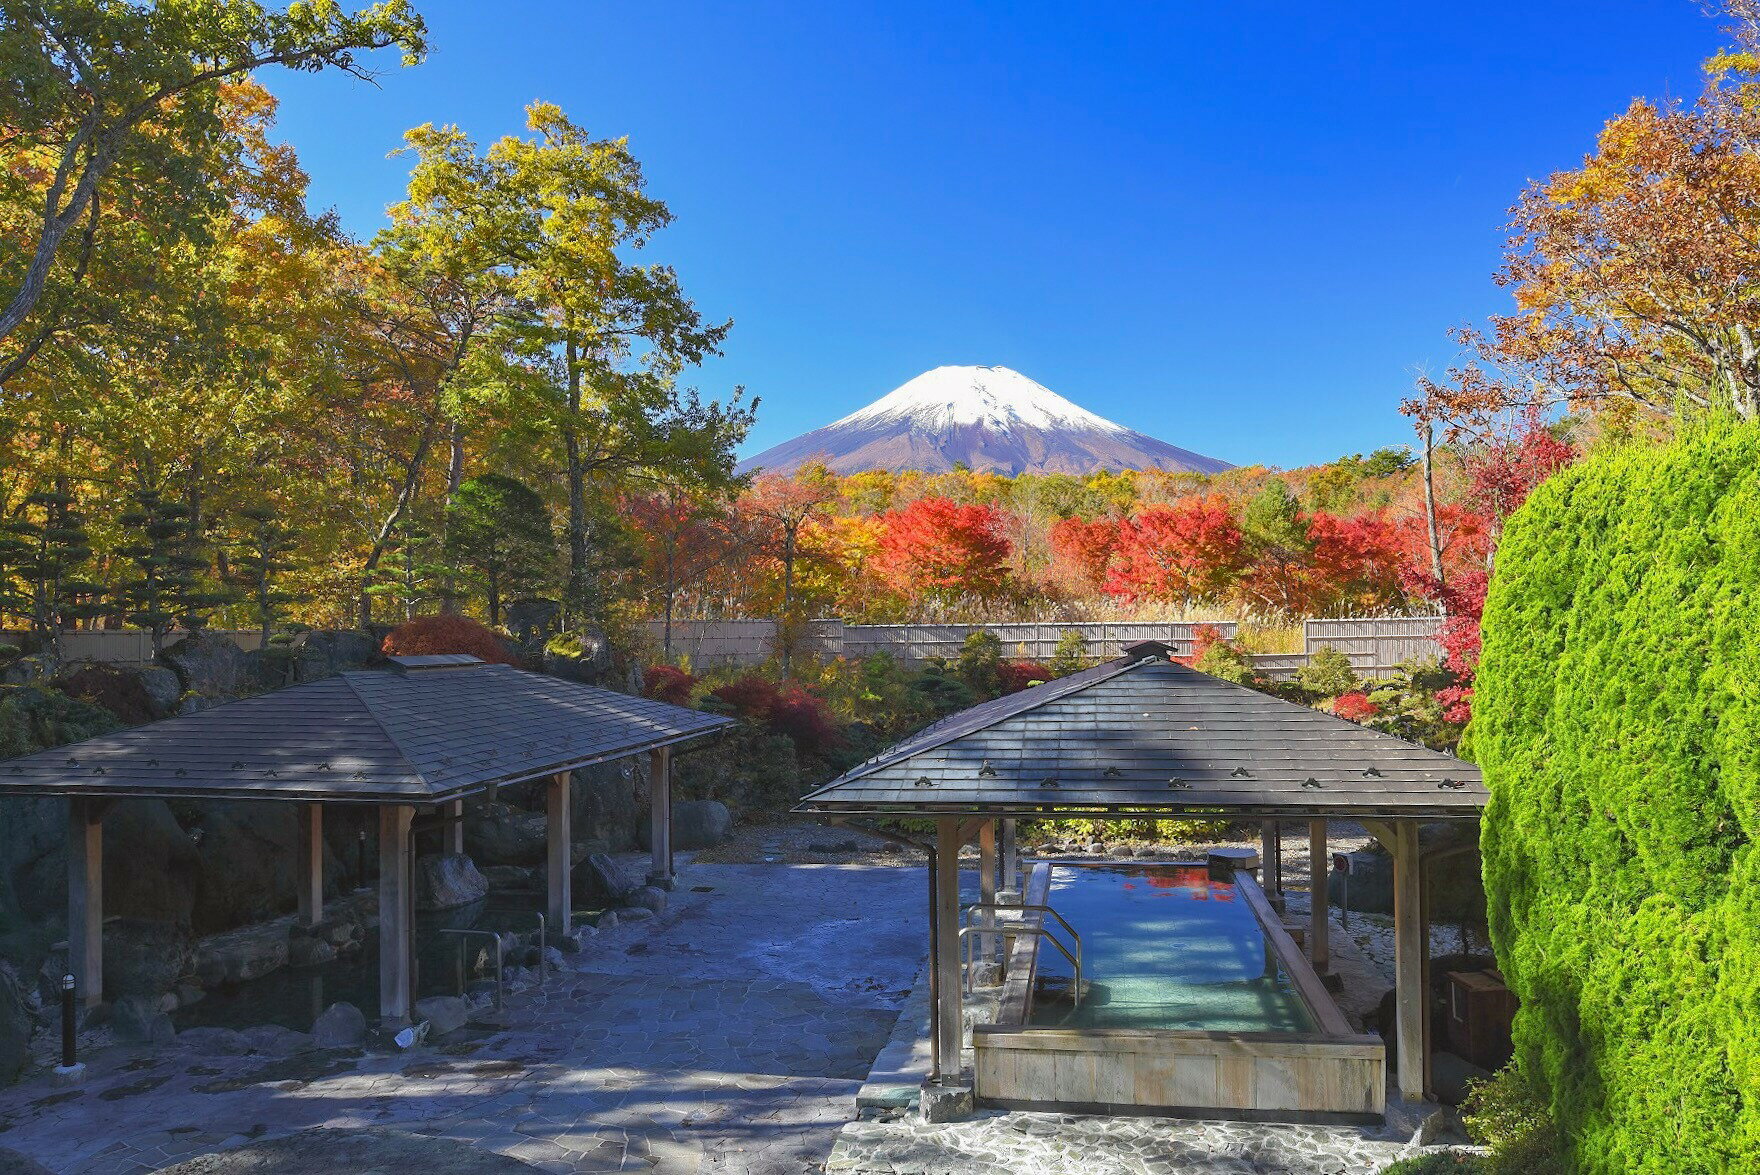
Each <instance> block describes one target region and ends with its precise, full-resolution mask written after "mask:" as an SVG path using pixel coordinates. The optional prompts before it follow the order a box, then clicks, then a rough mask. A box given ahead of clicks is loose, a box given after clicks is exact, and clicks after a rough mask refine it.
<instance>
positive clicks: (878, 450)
mask: <svg viewBox="0 0 1760 1175" xmlns="http://www.w3.org/2000/svg"><path fill="white" fill-rule="evenodd" d="M813 461H823V462H824V463H825V464H826V466H828V467H829V468H830V469H831V470H832V471H833V472H835V473H859V472H862V471H864V470H870V469H889V470H893V471H895V472H900V471H903V470H907V469H915V470H922V471H924V472H926V473H945V472H947V471H948V470H951V469H953V468H954V467H955V466H956V465H963V466H965V467H966V468H968V469H977V470H993V471H995V472H997V473H1006V474H1016V473H1075V474H1087V473H1092V472H1094V471H1096V470H1100V469H1113V470H1119V469H1171V470H1184V471H1188V472H1193V473H1217V472H1220V471H1221V470H1224V469H1228V468H1231V466H1230V465H1229V464H1228V462H1226V461H1218V460H1217V459H1216V458H1214V457H1205V456H1203V455H1202V454H1199V453H1194V452H1192V451H1190V450H1189V449H1181V448H1178V447H1177V446H1174V445H1170V444H1168V443H1167V442H1165V441H1159V440H1156V439H1155V438H1154V437H1151V436H1145V435H1144V434H1142V433H1140V432H1137V431H1136V430H1134V429H1129V428H1126V427H1125V426H1123V425H1122V424H1115V423H1114V422H1112V421H1110V420H1107V419H1106V418H1105V417H1103V416H1097V415H1095V414H1094V413H1092V412H1089V411H1088V410H1087V409H1086V408H1083V407H1082V406H1081V405H1079V404H1075V403H1072V402H1071V401H1069V400H1067V399H1065V398H1064V397H1062V396H1060V395H1058V394H1057V393H1056V392H1054V391H1052V390H1051V389H1050V388H1048V387H1046V386H1045V385H1043V384H1041V383H1038V382H1037V381H1035V380H1031V379H1028V378H1027V377H1026V376H1024V375H1022V374H1021V373H1020V372H1018V371H1014V370H1012V369H1010V368H1007V367H937V368H934V369H932V370H930V371H925V372H924V373H923V374H921V375H919V376H917V377H916V378H915V379H912V380H909V381H907V382H906V383H904V384H902V385H900V386H899V387H897V388H895V389H893V390H892V391H891V392H888V393H887V394H886V395H884V396H882V397H880V398H879V399H878V400H875V401H874V402H873V403H872V404H869V405H868V406H867V407H866V408H863V409H861V410H859V411H856V412H852V413H850V414H849V415H848V416H845V417H843V418H842V419H841V420H834V421H832V422H831V423H830V424H828V425H825V426H824V427H823V428H816V429H814V430H813V431H812V432H809V433H803V434H802V435H800V436H798V437H795V438H794V439H793V440H790V441H784V442H783V443H782V444H780V445H776V446H774V447H772V448H769V449H766V450H764V451H763V452H762V453H759V454H758V455H757V456H755V457H750V458H748V459H746V460H745V461H743V462H741V463H740V466H739V469H740V472H742V473H743V472H746V471H749V470H753V469H767V470H771V471H774V472H783V473H786V472H788V471H790V470H793V469H797V468H799V467H800V466H802V465H805V464H808V463H809V462H813Z"/></svg>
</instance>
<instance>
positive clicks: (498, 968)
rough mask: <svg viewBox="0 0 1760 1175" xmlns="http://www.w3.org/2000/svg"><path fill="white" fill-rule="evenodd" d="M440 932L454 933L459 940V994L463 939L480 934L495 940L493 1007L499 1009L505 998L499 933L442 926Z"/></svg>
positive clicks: (462, 967) (462, 975)
mask: <svg viewBox="0 0 1760 1175" xmlns="http://www.w3.org/2000/svg"><path fill="white" fill-rule="evenodd" d="M440 933H441V934H456V935H457V936H458V939H459V942H458V994H460V995H463V994H464V947H465V944H464V940H465V939H466V938H468V937H470V936H471V935H481V936H483V937H484V938H488V939H493V940H494V942H495V1007H496V1010H498V1011H499V1010H500V1008H501V1005H502V1003H503V1002H504V1000H505V991H504V989H503V982H504V981H503V979H502V972H503V970H505V967H504V965H503V963H502V959H501V936H500V935H499V934H496V933H495V932H494V931H493V930H454V929H451V928H450V927H443V928H442V929H441V931H440Z"/></svg>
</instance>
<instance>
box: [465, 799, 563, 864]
mask: <svg viewBox="0 0 1760 1175" xmlns="http://www.w3.org/2000/svg"><path fill="white" fill-rule="evenodd" d="M544 824H545V821H544V813H542V812H522V811H520V810H519V809H517V808H513V807H510V806H509V805H507V804H500V803H495V804H484V805H482V806H481V807H480V808H478V809H477V810H476V811H474V812H472V813H471V818H470V819H469V820H466V821H465V825H464V847H465V852H467V853H469V854H470V856H471V859H472V860H474V861H477V862H480V863H481V864H483V865H538V864H542V863H543V860H544V848H545V844H546V837H545V827H544Z"/></svg>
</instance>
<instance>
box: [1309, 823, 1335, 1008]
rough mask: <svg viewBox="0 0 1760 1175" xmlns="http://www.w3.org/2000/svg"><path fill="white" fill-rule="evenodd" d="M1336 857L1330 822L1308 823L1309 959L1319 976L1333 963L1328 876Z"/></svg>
mask: <svg viewBox="0 0 1760 1175" xmlns="http://www.w3.org/2000/svg"><path fill="white" fill-rule="evenodd" d="M1331 865H1332V854H1331V853H1330V852H1329V851H1328V850H1327V847H1326V821H1324V820H1310V821H1308V958H1309V959H1311V960H1312V961H1313V963H1314V971H1315V972H1316V973H1317V974H1320V975H1324V974H1326V970H1327V968H1328V967H1329V966H1330V965H1331V962H1332V943H1331V942H1330V941H1329V940H1330V939H1331V933H1330V931H1329V930H1328V928H1327V924H1326V874H1327V871H1328V869H1330V867H1331Z"/></svg>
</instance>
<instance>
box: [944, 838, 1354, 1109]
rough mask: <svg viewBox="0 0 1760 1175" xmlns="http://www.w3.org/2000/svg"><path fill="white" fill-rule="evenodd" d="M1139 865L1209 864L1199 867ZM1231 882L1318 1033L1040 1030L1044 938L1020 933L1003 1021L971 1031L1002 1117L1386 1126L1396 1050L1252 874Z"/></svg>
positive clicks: (1044, 874)
mask: <svg viewBox="0 0 1760 1175" xmlns="http://www.w3.org/2000/svg"><path fill="white" fill-rule="evenodd" d="M1092 863H1093V864H1110V865H1118V864H1122V862H1117V861H1106V862H1098V861H1097V862H1092ZM1132 863H1133V864H1143V865H1162V866H1168V865H1172V866H1187V867H1191V866H1195V867H1197V868H1203V867H1204V865H1203V863H1201V862H1190V861H1153V862H1149V861H1137V862H1132ZM1057 864H1082V862H1062V861H1060V862H1057ZM1051 869H1052V863H1051V862H1048V861H1042V862H1039V863H1038V864H1037V865H1035V866H1034V868H1033V872H1032V875H1031V877H1030V879H1029V881H1028V883H1027V887H1026V893H1025V894H1024V895H1023V896H1024V900H1025V902H1026V904H1027V905H1042V904H1044V903H1045V900H1046V898H1047V896H1048V895H1049V893H1050V889H1051ZM1232 880H1233V881H1234V883H1235V885H1236V886H1237V887H1238V888H1239V889H1240V891H1241V893H1242V895H1243V896H1244V897H1245V898H1246V901H1247V904H1248V906H1249V908H1251V909H1252V911H1253V915H1254V917H1255V918H1257V919H1258V921H1259V925H1260V928H1261V930H1262V931H1263V932H1264V934H1265V937H1266V941H1267V942H1269V943H1270V944H1271V948H1272V950H1273V951H1274V952H1275V953H1276V955H1277V958H1278V962H1279V963H1280V964H1281V965H1282V966H1283V968H1284V971H1285V973H1286V974H1288V975H1289V977H1290V981H1291V983H1292V985H1293V986H1294V987H1295V989H1296V993H1297V995H1298V996H1299V997H1300V999H1301V1000H1302V1003H1303V1004H1304V1005H1305V1006H1306V1008H1307V1010H1308V1013H1309V1016H1310V1017H1311V1019H1312V1020H1313V1022H1314V1024H1315V1026H1316V1028H1317V1029H1318V1030H1317V1031H1314V1032H1301V1033H1294V1032H1214V1031H1208V1030H1205V1029H1195V1028H1170V1029H1140V1028H1058V1027H1050V1026H1041V1025H1033V1024H1030V1023H1028V1020H1029V1017H1030V1015H1031V1012H1032V1008H1031V1002H1032V992H1033V983H1034V979H1035V977H1036V974H1037V970H1038V954H1039V949H1038V948H1039V936H1038V935H1019V936H1012V939H1011V940H1007V939H1005V952H1006V956H1007V958H1008V962H1009V967H1008V979H1007V981H1006V983H1005V984H1004V987H1003V994H1002V999H1001V1002H1000V1004H999V1006H998V1008H997V1015H996V1022H995V1023H992V1024H977V1025H974V1026H973V1028H972V1054H973V1070H974V1079H975V1093H976V1097H977V1099H978V1101H979V1102H980V1103H981V1104H983V1105H987V1106H991V1107H994V1108H997V1109H1008V1110H1040V1111H1051V1112H1059V1113H1078V1114H1089V1113H1091V1114H1148V1115H1157V1116H1164V1117H1201V1118H1221V1119H1231V1120H1240V1121H1280V1122H1306V1123H1357V1122H1378V1121H1380V1120H1381V1117H1382V1114H1383V1112H1384V1110H1385V1108H1386V1100H1385V1099H1386V1087H1387V1054H1386V1047H1385V1046H1384V1045H1383V1043H1382V1041H1381V1038H1380V1037H1379V1036H1375V1035H1371V1034H1364V1033H1357V1032H1353V1031H1351V1028H1350V1025H1349V1022H1348V1021H1346V1020H1345V1018H1344V1013H1343V1012H1341V1011H1339V1008H1338V1005H1337V1004H1336V1003H1335V1002H1334V1001H1333V999H1332V996H1331V994H1330V993H1329V992H1328V991H1327V990H1326V986H1325V985H1324V984H1323V983H1321V981H1320V978H1319V976H1317V975H1316V974H1314V969H1313V967H1312V966H1310V965H1309V963H1308V960H1307V959H1306V958H1305V957H1303V955H1302V953H1301V951H1300V950H1298V949H1297V948H1296V945H1295V942H1294V940H1293V939H1291V938H1290V936H1289V934H1288V932H1287V931H1285V930H1284V929H1283V924H1282V921H1281V920H1280V919H1279V918H1278V917H1277V915H1276V912H1275V911H1273V910H1272V908H1271V904H1270V902H1269V901H1267V900H1266V898H1265V894H1264V891H1263V890H1261V889H1260V888H1259V883H1258V881H1257V880H1256V879H1255V878H1254V877H1253V875H1252V874H1251V873H1250V872H1248V871H1245V870H1237V871H1234V874H1233V877H1232ZM1029 920H1031V919H1029ZM1080 929H1081V928H1080V927H1077V930H1078V931H1079V930H1080Z"/></svg>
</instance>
